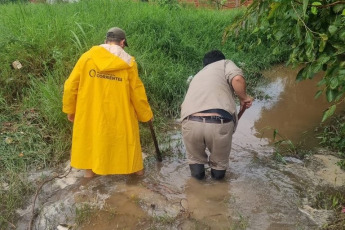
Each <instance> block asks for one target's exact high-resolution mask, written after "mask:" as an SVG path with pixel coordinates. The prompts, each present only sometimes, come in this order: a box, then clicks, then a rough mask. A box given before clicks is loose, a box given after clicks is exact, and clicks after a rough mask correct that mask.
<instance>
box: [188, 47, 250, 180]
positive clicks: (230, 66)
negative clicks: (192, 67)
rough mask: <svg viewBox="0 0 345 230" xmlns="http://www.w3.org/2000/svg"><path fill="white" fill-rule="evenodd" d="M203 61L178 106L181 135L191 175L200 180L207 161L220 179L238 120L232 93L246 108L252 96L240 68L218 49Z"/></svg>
mask: <svg viewBox="0 0 345 230" xmlns="http://www.w3.org/2000/svg"><path fill="white" fill-rule="evenodd" d="M203 64H204V68H203V69H202V70H201V71H199V72H198V73H197V74H196V75H195V76H194V78H193V79H192V81H191V83H190V85H189V88H188V91H187V94H186V96H185V99H184V101H183V103H182V106H181V120H182V136H183V142H184V145H185V147H186V152H187V158H188V163H189V167H190V170H191V175H192V176H193V177H195V178H197V179H199V180H202V179H203V178H204V177H205V164H209V165H210V167H211V177H212V178H214V179H216V180H220V179H223V178H224V176H225V172H226V170H227V168H228V165H229V155H230V151H231V142H232V135H233V133H234V132H235V129H236V126H237V122H238V118H237V112H236V104H235V96H237V97H238V98H239V100H240V107H241V108H242V107H243V106H245V107H246V108H249V107H250V106H251V105H252V102H253V98H252V97H250V96H249V95H248V94H247V93H246V82H245V79H244V77H243V72H242V70H241V69H240V68H238V67H237V66H236V65H235V64H234V63H233V62H232V61H230V60H227V59H225V56H224V54H223V53H222V52H221V51H219V50H212V51H210V52H208V53H206V54H205V56H204V58H203ZM206 148H207V149H208V150H209V152H210V154H209V155H208V154H207V152H206Z"/></svg>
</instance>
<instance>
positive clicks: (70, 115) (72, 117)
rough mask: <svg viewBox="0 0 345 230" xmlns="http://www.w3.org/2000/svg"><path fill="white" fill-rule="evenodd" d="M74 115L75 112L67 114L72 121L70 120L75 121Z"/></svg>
mask: <svg viewBox="0 0 345 230" xmlns="http://www.w3.org/2000/svg"><path fill="white" fill-rule="evenodd" d="M74 116H75V114H74V113H73V114H67V119H68V120H69V121H70V122H74Z"/></svg>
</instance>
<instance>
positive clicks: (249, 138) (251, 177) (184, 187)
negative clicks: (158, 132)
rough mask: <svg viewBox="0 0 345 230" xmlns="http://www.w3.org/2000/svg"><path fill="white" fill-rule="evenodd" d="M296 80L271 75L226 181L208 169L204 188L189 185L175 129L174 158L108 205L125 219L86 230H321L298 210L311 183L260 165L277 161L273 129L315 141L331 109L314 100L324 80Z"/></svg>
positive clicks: (241, 132) (286, 72) (248, 115)
mask: <svg viewBox="0 0 345 230" xmlns="http://www.w3.org/2000/svg"><path fill="white" fill-rule="evenodd" d="M296 73H297V70H295V71H293V70H291V69H289V68H285V67H283V66H279V67H277V68H275V69H274V70H271V71H269V72H266V73H264V76H266V77H267V78H268V79H269V81H270V83H269V84H267V85H266V86H265V87H262V88H260V89H259V90H262V91H264V92H265V93H266V94H267V95H269V97H270V99H268V100H263V101H258V100H257V101H255V102H254V105H253V107H252V108H251V109H249V110H247V111H246V112H245V114H244V115H243V117H242V118H241V120H240V123H239V126H238V130H237V132H236V133H235V135H234V137H233V148H232V153H231V157H230V168H229V170H228V172H227V175H226V178H225V180H224V181H221V182H218V181H214V180H212V179H211V178H210V172H209V169H208V171H207V176H206V179H205V180H204V181H201V182H200V181H197V180H195V179H193V178H190V175H189V174H190V172H189V168H188V164H187V162H186V159H185V157H184V154H185V152H184V148H183V144H182V142H181V135H180V133H179V131H178V130H179V127H178V126H176V127H175V128H177V131H176V132H173V133H172V135H171V140H170V141H169V146H168V148H169V149H170V150H171V149H173V151H174V154H173V156H170V157H166V158H165V159H164V161H163V162H162V163H161V164H156V163H155V162H151V164H149V166H148V167H147V168H146V175H145V177H144V178H143V179H140V180H139V181H137V183H133V184H131V185H126V184H122V185H121V186H120V188H119V189H118V190H117V192H115V193H113V194H112V195H111V196H110V198H109V199H108V200H107V201H106V202H107V205H108V206H112V207H113V208H114V209H115V210H117V215H115V216H117V218H118V219H116V218H113V221H110V222H105V221H104V220H105V219H108V220H109V219H110V220H111V219H112V218H110V217H109V213H104V212H103V213H99V214H98V215H97V218H95V219H93V220H92V221H91V223H93V224H89V225H86V226H84V227H83V228H82V229H267V230H274V229H317V225H316V223H315V221H313V220H311V219H310V218H309V217H307V216H306V215H304V214H303V213H302V212H301V210H300V209H299V208H300V207H301V205H302V198H303V187H306V186H307V184H301V183H302V182H301V180H299V179H298V177H295V176H292V175H286V174H284V173H282V172H281V171H280V170H278V169H275V168H274V167H268V166H267V165H265V162H263V160H262V158H261V156H269V155H270V154H272V151H273V150H272V147H271V146H270V145H269V144H270V143H272V141H273V140H272V138H273V129H277V130H278V131H279V133H280V134H281V135H284V137H286V138H288V139H291V140H293V141H298V140H301V139H302V138H304V137H305V136H313V135H311V134H313V129H314V128H315V127H316V125H317V124H318V123H319V121H320V118H321V115H322V112H323V110H324V109H325V108H327V106H328V104H327V102H326V101H325V100H323V98H320V99H319V100H314V95H315V92H316V83H317V81H318V78H319V77H320V76H318V77H316V78H315V80H313V81H312V82H307V81H306V82H301V83H298V84H297V83H295V81H294V79H295V76H296ZM306 132H307V133H308V135H305V133H306ZM311 139H313V138H311ZM310 143H312V142H310V140H309V144H310ZM161 148H167V145H161ZM117 183H119V182H117ZM133 200H135V201H133ZM121 217H122V218H121ZM126 220H127V222H126ZM129 220H131V221H129ZM129 223H132V224H129Z"/></svg>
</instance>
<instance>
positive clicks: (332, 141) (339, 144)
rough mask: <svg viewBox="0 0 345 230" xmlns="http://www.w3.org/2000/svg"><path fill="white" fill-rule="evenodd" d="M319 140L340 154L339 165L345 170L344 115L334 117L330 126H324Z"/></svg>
mask: <svg viewBox="0 0 345 230" xmlns="http://www.w3.org/2000/svg"><path fill="white" fill-rule="evenodd" d="M318 138H319V139H320V144H321V145H322V146H325V147H327V148H329V149H331V150H332V151H334V152H337V153H338V156H339V157H340V158H342V160H340V161H339V162H338V165H339V166H340V168H342V169H343V170H345V117H344V116H343V115H339V116H335V117H332V119H331V120H330V124H327V125H323V129H322V132H321V133H320V135H319V136H318Z"/></svg>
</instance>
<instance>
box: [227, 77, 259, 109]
mask: <svg viewBox="0 0 345 230" xmlns="http://www.w3.org/2000/svg"><path fill="white" fill-rule="evenodd" d="M231 85H232V87H233V89H234V90H235V93H236V95H237V97H238V98H239V99H240V104H241V109H242V107H243V106H246V108H249V107H250V106H252V103H253V100H254V99H253V98H252V97H251V96H249V95H248V94H247V90H246V81H245V80H244V78H243V77H242V76H240V75H237V76H235V77H233V78H232V80H231Z"/></svg>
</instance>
